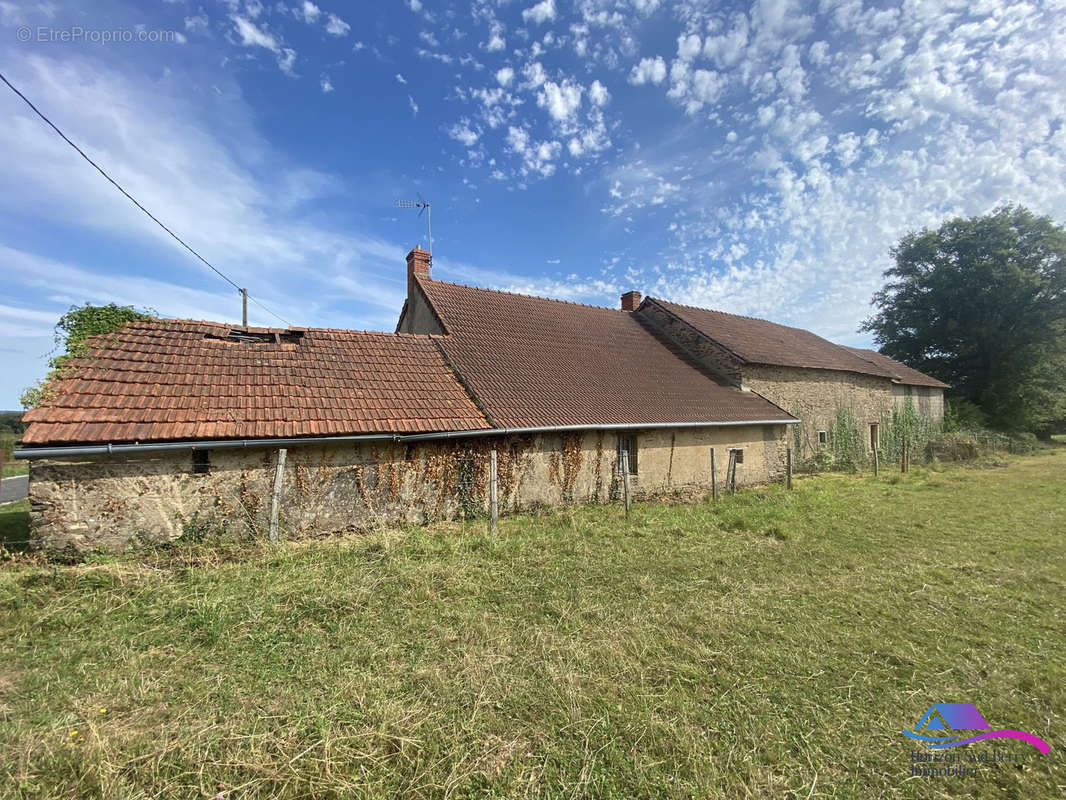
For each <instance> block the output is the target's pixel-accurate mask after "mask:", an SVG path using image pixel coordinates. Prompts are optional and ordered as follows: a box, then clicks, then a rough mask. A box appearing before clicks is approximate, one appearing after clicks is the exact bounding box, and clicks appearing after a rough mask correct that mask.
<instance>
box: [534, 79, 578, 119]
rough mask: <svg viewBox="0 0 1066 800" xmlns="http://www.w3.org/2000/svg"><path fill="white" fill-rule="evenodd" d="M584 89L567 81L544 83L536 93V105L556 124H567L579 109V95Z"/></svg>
mask: <svg viewBox="0 0 1066 800" xmlns="http://www.w3.org/2000/svg"><path fill="white" fill-rule="evenodd" d="M583 92H584V88H583V87H582V86H579V85H577V84H575V83H571V82H570V81H569V80H564V81H563V82H562V83H555V82H554V81H545V83H544V86H543V87H542V88H541V91H540V92H538V93H537V105H538V106H540V107H541V108H544V109H547V111H548V114H549V115H550V116H551V118H552V119H553V120H555V121H556V122H569V121H571V120H572V119H573V118H574V115H575V114H577V111H578V109H579V108H580V107H581V95H582V93H583Z"/></svg>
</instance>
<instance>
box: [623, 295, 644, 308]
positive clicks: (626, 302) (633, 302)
mask: <svg viewBox="0 0 1066 800" xmlns="http://www.w3.org/2000/svg"><path fill="white" fill-rule="evenodd" d="M639 305H640V292H626V293H625V294H624V295H622V310H623V311H636V310H637V306H639Z"/></svg>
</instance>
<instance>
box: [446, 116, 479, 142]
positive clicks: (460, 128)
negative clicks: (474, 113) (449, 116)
mask: <svg viewBox="0 0 1066 800" xmlns="http://www.w3.org/2000/svg"><path fill="white" fill-rule="evenodd" d="M448 135H449V136H451V137H452V138H453V139H455V141H457V142H459V143H460V144H462V145H463V146H464V147H473V146H474V145H475V144H477V140H478V138H479V134H478V133H477V131H475V130H474V129H473V128H472V127H471V126H470V123H469V122H468V121H463V122H457V123H456V124H455V125H452V127H451V128H449V129H448Z"/></svg>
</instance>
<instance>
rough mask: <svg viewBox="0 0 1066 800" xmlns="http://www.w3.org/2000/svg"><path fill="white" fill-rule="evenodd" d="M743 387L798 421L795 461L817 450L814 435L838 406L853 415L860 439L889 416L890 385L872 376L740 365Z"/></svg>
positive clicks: (826, 426)
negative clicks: (860, 434)
mask: <svg viewBox="0 0 1066 800" xmlns="http://www.w3.org/2000/svg"><path fill="white" fill-rule="evenodd" d="M744 388H745V389H750V390H752V391H754V392H758V393H759V394H761V395H762V396H763V397H765V398H766V399H767V400H769V401H770V402H772V403H776V404H777V405H779V406H781V408H783V409H785V411H788V412H789V413H790V414H792V415H794V416H796V417H798V418H799V419H800V420H801V423H802V424H801V425H800V426H798V437H799V445H798V446H797V450H798V451H799V452H798V455H799V457H801V458H802V457H804V456H805V455H808V454H809V453H810V452H811V451H812V450H814V449H816V448H817V446H818V431H820V430H821V431H828V430H829V429H830V428H831V427H832V425H833V421H834V420H835V419H836V415H837V410H838V409H839V408H845V409H848V410H849V411H850V412H851V413H852V414H853V415H854V417H855V421H856V423H857V424H858V425H859V429H860V432H861V433H863V435H864V439H866V438H868V434H869V430H870V425H871V424H872V423H875V422H881V420H882V418H883V417H884V416H885V415H887V414H889V413H891V411H892V404H893V392H892V383H891V382H890V381H888V380H887V379H885V378H878V377H876V376H874V375H861V374H859V373H856V372H840V371H837V370H827V369H804V368H800V367H771V366H754V365H749V366H746V367H744Z"/></svg>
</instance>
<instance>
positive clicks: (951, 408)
mask: <svg viewBox="0 0 1066 800" xmlns="http://www.w3.org/2000/svg"><path fill="white" fill-rule="evenodd" d="M987 422H988V418H987V417H986V416H985V412H984V411H982V410H981V407H980V406H978V405H977V404H976V403H971V402H970V401H969V400H963V399H962V398H961V397H960V398H948V399H947V400H945V401H944V430H945V431H949V432H953V431H979V430H983V429H984V427H985V425H986V424H987Z"/></svg>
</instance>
